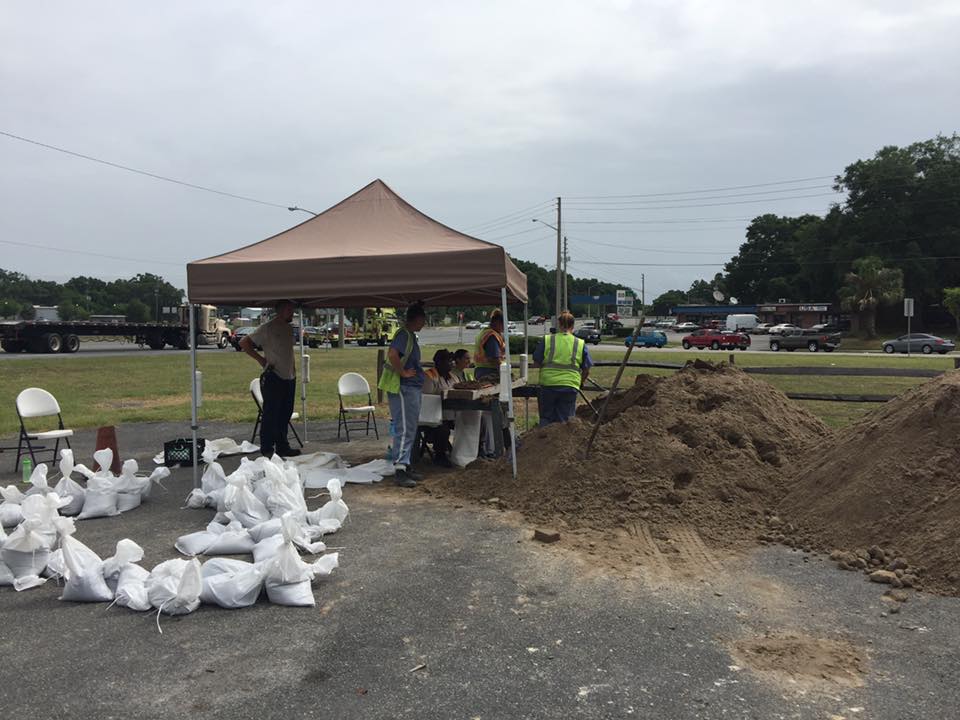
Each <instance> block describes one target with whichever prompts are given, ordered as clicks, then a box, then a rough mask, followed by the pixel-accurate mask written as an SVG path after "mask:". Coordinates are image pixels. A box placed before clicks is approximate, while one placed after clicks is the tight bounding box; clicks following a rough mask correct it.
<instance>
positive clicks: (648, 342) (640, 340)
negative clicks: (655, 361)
mask: <svg viewBox="0 0 960 720" xmlns="http://www.w3.org/2000/svg"><path fill="white" fill-rule="evenodd" d="M623 344H624V345H626V346H627V347H630V346H631V345H633V346H634V347H645V348H649V347H655V348H662V347H663V346H664V345H666V344H667V335H666V333H664V332H661V331H660V330H641V331H640V334H638V335H637V336H636V338H634V336H633V335H628V336H627V337H626V338H625V339H624V341H623Z"/></svg>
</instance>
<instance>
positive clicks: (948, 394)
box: [781, 371, 960, 594]
mask: <svg viewBox="0 0 960 720" xmlns="http://www.w3.org/2000/svg"><path fill="white" fill-rule="evenodd" d="M958 439H960V371H952V372H949V373H946V374H945V375H943V376H941V377H939V378H937V379H935V380H931V381H929V382H927V383H924V384H923V385H921V386H919V387H917V388H914V389H913V390H910V391H908V392H906V393H904V394H903V395H901V396H900V397H898V398H897V399H895V400H892V401H891V402H889V403H886V404H885V405H884V406H883V407H882V408H880V409H879V410H877V411H875V412H873V413H871V414H869V415H867V416H866V417H864V418H863V419H862V420H861V421H860V422H858V423H856V424H854V425H851V426H850V427H848V428H846V429H844V430H842V431H841V432H840V433H838V435H837V437H836V439H835V441H834V443H832V444H831V447H830V449H829V450H828V451H827V452H825V453H821V454H812V455H810V456H809V457H808V459H807V461H806V462H805V463H804V470H803V471H802V472H801V473H800V474H799V475H798V476H796V477H794V478H793V479H792V480H791V486H792V489H791V492H790V494H789V495H787V496H786V497H785V498H784V500H783V501H782V503H781V514H782V515H783V516H784V517H787V518H789V520H790V522H792V523H795V524H796V525H798V526H799V532H798V538H799V540H800V541H801V542H803V543H804V544H809V545H811V546H813V547H817V548H819V549H821V550H832V549H835V548H840V549H843V550H851V551H853V554H854V556H855V557H857V556H859V558H860V559H862V558H864V557H866V558H867V559H868V561H870V562H871V563H872V560H873V558H874V556H876V555H877V554H878V553H876V552H868V551H867V550H865V548H868V547H870V546H881V547H882V548H883V549H884V552H883V556H884V559H886V558H889V557H893V558H898V557H902V558H905V559H906V560H908V561H909V562H910V564H911V566H912V567H913V569H914V571H915V570H916V569H917V566H920V567H919V569H920V570H921V572H922V576H923V583H924V588H925V589H928V590H934V591H938V592H948V593H952V594H957V593H958V592H960V474H958V467H960V442H958ZM883 564H884V563H883V562H881V563H879V564H878V563H872V565H873V567H869V568H867V569H869V570H876V569H877V567H880V565H883ZM861 569H863V568H861Z"/></svg>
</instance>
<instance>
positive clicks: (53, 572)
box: [43, 548, 67, 580]
mask: <svg viewBox="0 0 960 720" xmlns="http://www.w3.org/2000/svg"><path fill="white" fill-rule="evenodd" d="M66 574H67V566H66V565H65V564H64V562H63V550H61V549H60V548H57V549H56V550H54V551H53V552H51V553H50V556H49V557H48V558H47V567H46V568H44V570H43V576H44V577H45V578H48V579H50V580H58V579H60V578H62V577H64V576H66Z"/></svg>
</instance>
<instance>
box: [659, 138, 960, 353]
mask: <svg viewBox="0 0 960 720" xmlns="http://www.w3.org/2000/svg"><path fill="white" fill-rule="evenodd" d="M834 189H835V190H836V191H837V192H840V193H844V194H845V199H844V200H842V201H841V202H838V203H836V204H834V205H833V206H832V207H831V208H830V210H829V211H828V212H827V213H826V214H825V215H823V216H819V215H810V214H805V215H799V216H783V215H774V214H765V215H760V216H758V217H756V218H754V219H753V221H752V222H751V223H750V225H749V226H748V227H747V231H746V239H745V241H744V243H743V244H742V245H741V246H740V249H739V252H738V253H737V254H736V255H735V256H734V257H733V258H731V259H730V261H729V262H728V263H727V264H726V265H725V266H724V271H723V272H722V273H718V274H717V275H716V276H715V277H714V278H713V279H711V280H698V281H697V282H695V283H694V285H693V286H692V287H691V288H690V290H689V291H686V292H684V291H682V290H671V291H669V292H667V293H664V294H663V295H661V296H660V297H658V298H656V299H655V300H654V302H653V304H654V309H655V311H659V310H662V309H663V308H665V307H666V306H667V305H669V304H682V303H700V302H706V303H712V302H714V301H713V300H712V299H711V297H712V292H713V290H720V291H721V292H722V293H724V295H725V296H726V297H730V296H734V297H736V298H737V299H738V300H739V301H740V302H741V303H747V304H761V303H775V302H778V301H781V300H783V301H786V302H832V303H837V304H839V306H840V307H841V308H842V309H843V310H844V311H846V312H849V313H851V314H852V316H853V319H854V321H855V323H856V324H857V325H858V326H859V329H860V330H862V331H863V332H864V333H865V334H867V335H872V334H874V332H875V326H876V318H877V315H878V313H879V314H881V316H882V317H884V318H885V319H887V320H892V319H893V318H894V317H896V316H898V315H899V316H901V317H902V312H901V308H900V306H899V301H900V300H901V299H902V298H904V297H912V298H914V299H915V304H916V305H915V306H916V313H917V323H918V325H919V326H921V327H922V326H924V325H932V326H936V325H942V324H944V323H947V322H956V323H957V329H958V331H960V289H958V288H960V135H957V134H956V133H954V134H953V135H950V136H942V135H941V136H937V137H936V138H933V139H932V140H925V141H922V142H916V143H913V144H912V145H909V146H907V147H896V146H888V147H884V148H882V149H881V150H879V151H878V152H877V153H876V154H875V155H874V156H873V157H872V158H870V159H867V160H857V161H856V162H854V163H853V164H851V165H848V166H847V167H846V168H845V170H844V171H843V173H842V174H840V175H838V176H837V177H836V179H835V182H834ZM951 315H952V316H953V317H952V318H951V317H950V316H951Z"/></svg>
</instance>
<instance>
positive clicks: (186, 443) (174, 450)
mask: <svg viewBox="0 0 960 720" xmlns="http://www.w3.org/2000/svg"><path fill="white" fill-rule="evenodd" d="M191 444H192V441H191V438H177V439H176V440H170V441H169V442H165V443H164V444H163V464H164V465H166V466H167V467H172V466H174V465H180V466H181V467H190V466H192V465H193V453H192V452H191ZM206 444H207V441H206V440H204V439H203V438H197V458H198V461H197V462H198V464H202V463H203V460H202V457H201V456H202V455H203V449H204V447H205V446H206Z"/></svg>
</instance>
